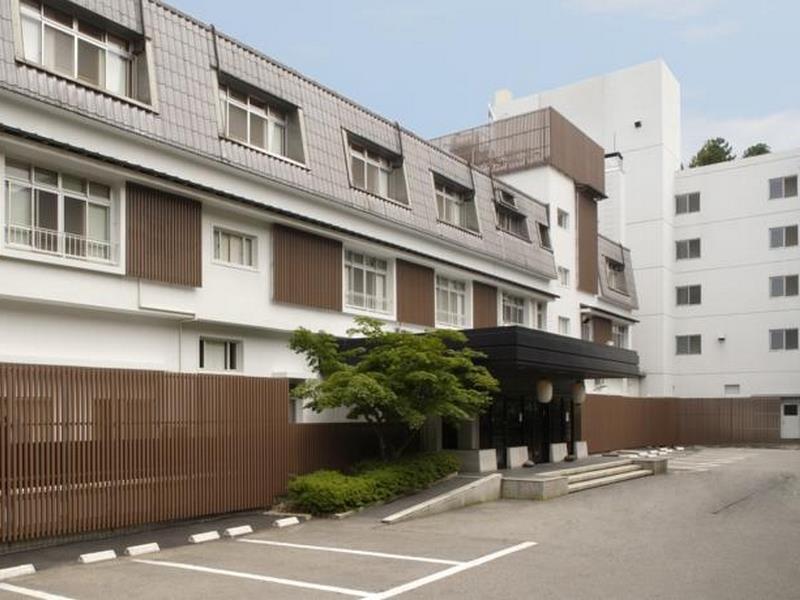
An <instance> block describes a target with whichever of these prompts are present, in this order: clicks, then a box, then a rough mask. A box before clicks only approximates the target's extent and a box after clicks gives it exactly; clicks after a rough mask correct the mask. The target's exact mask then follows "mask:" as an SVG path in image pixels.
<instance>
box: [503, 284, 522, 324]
mask: <svg viewBox="0 0 800 600" xmlns="http://www.w3.org/2000/svg"><path fill="white" fill-rule="evenodd" d="M502 306H503V325H525V298H523V297H521V296H513V295H511V294H506V293H505V292H503V298H502Z"/></svg>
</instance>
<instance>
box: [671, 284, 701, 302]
mask: <svg viewBox="0 0 800 600" xmlns="http://www.w3.org/2000/svg"><path fill="white" fill-rule="evenodd" d="M675 290H676V293H677V304H678V306H684V305H687V304H700V299H701V286H699V285H682V286H678V287H677V288H675Z"/></svg>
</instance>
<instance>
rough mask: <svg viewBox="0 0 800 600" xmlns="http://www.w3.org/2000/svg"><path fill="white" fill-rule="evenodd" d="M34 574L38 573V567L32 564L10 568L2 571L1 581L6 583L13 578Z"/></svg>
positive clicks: (0, 572)
mask: <svg viewBox="0 0 800 600" xmlns="http://www.w3.org/2000/svg"><path fill="white" fill-rule="evenodd" d="M34 573H36V567H34V566H33V565H31V564H27V565H17V566H15V567H8V568H6V569H0V581H5V580H6V579H11V578H12V577H21V576H22V575H33V574H34Z"/></svg>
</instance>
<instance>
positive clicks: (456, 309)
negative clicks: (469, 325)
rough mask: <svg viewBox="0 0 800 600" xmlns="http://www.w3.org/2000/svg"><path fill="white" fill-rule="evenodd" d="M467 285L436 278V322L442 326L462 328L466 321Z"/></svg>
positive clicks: (439, 276)
mask: <svg viewBox="0 0 800 600" xmlns="http://www.w3.org/2000/svg"><path fill="white" fill-rule="evenodd" d="M466 290H467V284H466V283H464V282H463V281H457V280H454V279H448V278H447V277H442V276H441V275H437V276H436V321H437V323H440V324H442V325H454V326H457V327H461V326H464V325H465V324H466V321H467V292H466Z"/></svg>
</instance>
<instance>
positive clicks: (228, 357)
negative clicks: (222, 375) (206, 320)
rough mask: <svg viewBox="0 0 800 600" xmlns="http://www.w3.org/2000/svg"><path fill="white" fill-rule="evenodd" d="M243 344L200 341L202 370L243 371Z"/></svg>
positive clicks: (227, 341) (202, 339) (229, 341)
mask: <svg viewBox="0 0 800 600" xmlns="http://www.w3.org/2000/svg"><path fill="white" fill-rule="evenodd" d="M241 362H242V360H241V342H236V341H231V340H215V339H207V338H201V339H200V360H199V364H200V368H201V369H203V370H205V371H219V372H224V371H239V370H241Z"/></svg>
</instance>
